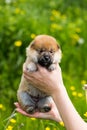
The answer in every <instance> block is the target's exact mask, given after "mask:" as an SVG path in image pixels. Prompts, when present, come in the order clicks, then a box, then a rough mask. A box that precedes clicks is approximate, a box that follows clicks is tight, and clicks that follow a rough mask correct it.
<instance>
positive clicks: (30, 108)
mask: <svg viewBox="0 0 87 130" xmlns="http://www.w3.org/2000/svg"><path fill="white" fill-rule="evenodd" d="M18 99H19V103H20V105H21V107H22V108H23V110H24V111H26V112H27V113H29V114H33V113H34V112H35V102H34V101H33V99H32V98H31V96H30V95H29V94H28V93H27V92H26V91H25V92H23V91H21V92H18Z"/></svg>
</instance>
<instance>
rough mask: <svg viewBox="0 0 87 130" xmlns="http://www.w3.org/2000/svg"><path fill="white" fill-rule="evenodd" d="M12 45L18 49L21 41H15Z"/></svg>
mask: <svg viewBox="0 0 87 130" xmlns="http://www.w3.org/2000/svg"><path fill="white" fill-rule="evenodd" d="M14 45H15V46H17V47H20V46H21V45H22V41H21V40H18V41H15V42H14Z"/></svg>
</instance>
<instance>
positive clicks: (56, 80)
mask: <svg viewBox="0 0 87 130" xmlns="http://www.w3.org/2000/svg"><path fill="white" fill-rule="evenodd" d="M37 66H38V71H36V72H27V70H26V65H25V64H24V65H23V74H24V77H25V78H26V80H27V81H28V82H29V83H30V84H32V85H33V86H35V87H37V88H38V89H40V90H41V91H43V92H45V93H47V94H48V95H51V96H52V94H53V93H55V92H58V91H59V90H60V89H62V86H64V85H63V80H62V74H61V68H60V66H59V65H58V64H57V65H56V69H55V70H53V71H51V72H49V71H48V70H47V69H46V68H44V67H41V66H39V65H37Z"/></svg>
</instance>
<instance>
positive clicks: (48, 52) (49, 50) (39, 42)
mask: <svg viewBox="0 0 87 130" xmlns="http://www.w3.org/2000/svg"><path fill="white" fill-rule="evenodd" d="M27 56H29V58H30V59H31V60H32V61H33V62H35V63H39V64H40V65H41V66H44V67H49V66H50V65H51V64H54V63H57V62H58V63H59V62H60V60H61V49H60V47H59V44H58V43H57V41H56V39H55V38H53V37H51V36H48V35H39V36H37V37H36V38H35V39H34V40H33V41H32V42H31V43H30V45H29V47H28V48H27Z"/></svg>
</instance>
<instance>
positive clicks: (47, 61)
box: [38, 55, 52, 67]
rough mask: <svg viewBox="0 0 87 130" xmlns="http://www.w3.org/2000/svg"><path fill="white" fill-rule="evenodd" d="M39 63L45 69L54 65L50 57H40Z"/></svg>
mask: <svg viewBox="0 0 87 130" xmlns="http://www.w3.org/2000/svg"><path fill="white" fill-rule="evenodd" d="M38 63H39V64H40V65H41V66H43V67H49V66H50V65H51V64H52V58H51V57H50V56H49V55H43V56H41V57H39V60H38Z"/></svg>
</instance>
